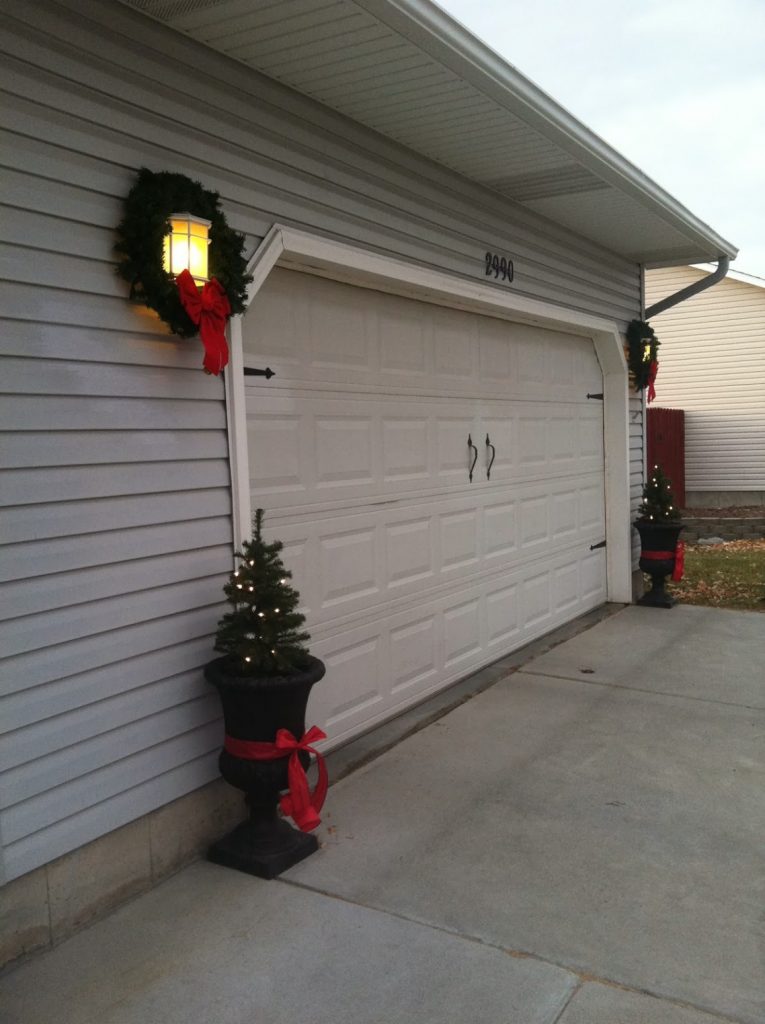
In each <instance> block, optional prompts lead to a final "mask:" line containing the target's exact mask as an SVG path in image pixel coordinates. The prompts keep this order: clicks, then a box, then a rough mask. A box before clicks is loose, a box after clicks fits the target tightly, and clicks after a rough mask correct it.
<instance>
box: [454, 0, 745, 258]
mask: <svg viewBox="0 0 765 1024" xmlns="http://www.w3.org/2000/svg"><path fill="white" fill-rule="evenodd" d="M437 2H438V3H440V5H441V6H442V7H443V8H445V9H446V10H447V11H448V12H449V13H450V14H451V15H452V16H453V17H455V18H457V20H458V21H461V22H462V24H463V25H465V26H466V27H467V28H469V29H470V31H471V32H473V34H474V35H477V36H479V37H480V38H481V39H483V40H484V41H485V42H487V43H489V45H490V46H492V48H493V49H494V50H496V51H498V52H499V53H500V54H501V55H502V56H503V57H504V58H505V59H506V60H507V61H509V62H510V63H511V64H513V65H515V67H516V68H518V70H519V71H521V72H523V74H524V75H526V77H527V78H530V79H531V80H532V81H533V82H534V83H535V84H536V85H538V86H539V87H540V88H542V89H544V91H545V92H547V93H549V94H550V95H551V96H552V97H553V98H554V99H555V100H556V101H557V102H558V103H560V104H561V106H563V107H565V108H566V109H567V110H569V111H570V112H571V113H572V114H574V116H575V117H577V118H578V119H579V120H580V121H582V122H584V124H586V125H587V127H588V128H591V129H592V130H593V131H595V132H596V133H597V134H598V135H600V136H601V137H602V138H603V139H605V140H606V142H608V143H610V145H612V146H613V147H614V148H615V149H616V150H618V151H619V152H620V153H621V154H622V155H623V156H625V157H627V159H628V160H630V161H632V163H634V164H636V165H637V166H638V167H639V168H640V169H641V170H642V171H645V173H647V174H648V175H649V176H650V177H651V178H653V179H654V181H656V182H657V183H658V184H659V185H661V186H662V188H664V189H666V191H667V192H669V193H670V194H671V195H673V196H674V197H675V198H676V199H678V200H679V201H680V202H681V203H683V205H684V206H686V207H687V208H688V209H689V210H690V211H691V212H692V213H694V214H695V215H696V216H697V217H699V218H700V219H701V220H703V221H705V222H706V223H707V224H709V225H710V226H711V227H712V228H713V229H714V230H715V231H717V232H718V234H720V235H722V236H723V238H726V239H727V240H728V241H729V242H732V243H733V245H736V246H738V248H739V250H740V251H739V255H738V258H737V259H736V261H735V263H734V264H733V267H734V268H735V269H736V270H741V271H744V272H746V273H750V274H757V275H759V276H761V277H765V198H764V195H765V0H714V2H713V0H437Z"/></svg>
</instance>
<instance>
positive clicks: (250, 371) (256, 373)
mask: <svg viewBox="0 0 765 1024" xmlns="http://www.w3.org/2000/svg"><path fill="white" fill-rule="evenodd" d="M244 375H245V377H265V378H266V380H271V378H272V377H275V376H276V374H275V373H274V371H273V370H272V369H271V367H270V366H267V367H266V368H265V370H256V369H255V367H254V366H245V368H244Z"/></svg>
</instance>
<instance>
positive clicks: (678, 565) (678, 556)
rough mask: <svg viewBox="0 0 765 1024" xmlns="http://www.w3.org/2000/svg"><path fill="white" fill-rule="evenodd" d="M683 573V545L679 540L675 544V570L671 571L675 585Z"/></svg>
mask: <svg viewBox="0 0 765 1024" xmlns="http://www.w3.org/2000/svg"><path fill="white" fill-rule="evenodd" d="M684 572H685V543H684V542H683V541H681V540H679V541H678V542H677V547H676V548H675V568H674V569H673V570H672V579H673V580H674V581H675V583H678V582H679V581H680V580H681V579H682V578H683V573H684Z"/></svg>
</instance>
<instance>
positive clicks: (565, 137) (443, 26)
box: [355, 0, 738, 259]
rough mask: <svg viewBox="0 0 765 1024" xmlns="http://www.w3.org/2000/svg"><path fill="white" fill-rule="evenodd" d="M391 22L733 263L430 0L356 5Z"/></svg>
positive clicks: (708, 233) (702, 229)
mask: <svg viewBox="0 0 765 1024" xmlns="http://www.w3.org/2000/svg"><path fill="white" fill-rule="evenodd" d="M355 2H356V3H357V4H358V6H360V7H363V8H364V10H366V11H368V12H369V14H372V15H373V16H374V17H376V18H378V19H379V20H380V21H381V22H383V23H384V24H385V25H388V26H389V27H390V28H392V29H393V30H394V31H396V32H398V33H399V34H400V35H402V36H404V37H405V38H406V39H409V40H410V42H412V43H414V44H415V45H416V46H418V47H419V48H420V49H422V50H424V51H425V52H426V53H428V54H429V55H430V56H431V57H433V58H434V59H435V60H437V61H439V62H440V63H442V64H444V65H446V66H447V67H449V68H451V70H452V71H454V72H455V73H456V74H458V75H459V76H460V77H461V78H463V79H464V80H465V81H467V82H470V84H471V85H473V86H475V88H477V89H479V90H480V91H481V92H483V93H484V94H486V95H487V96H490V97H491V98H492V99H493V100H495V102H497V103H500V104H501V105H503V106H505V107H507V108H508V109H509V110H511V111H512V112H513V113H514V114H517V115H518V116H520V117H522V118H523V120H524V121H526V122H527V123H528V124H529V125H531V126H532V127H534V128H536V129H537V130H538V131H540V132H541V133H543V134H544V135H545V136H546V137H547V138H549V139H550V140H551V141H552V142H554V143H555V144H556V145H558V146H560V147H561V148H562V149H565V150H566V152H568V153H569V154H570V155H571V156H572V158H573V159H575V160H576V161H577V162H578V163H580V164H582V165H584V166H585V167H587V168H588V169H589V170H591V171H592V172H593V173H594V174H597V175H598V176H599V177H601V178H603V180H604V181H607V182H609V184H611V185H613V186H614V187H615V188H617V189H619V190H620V191H622V192H624V193H625V194H627V195H629V196H632V197H633V198H635V199H637V200H638V201H639V202H640V203H641V205H643V206H645V207H647V208H648V209H650V210H652V211H653V212H654V213H656V214H658V215H659V216H660V217H662V218H663V219H664V220H665V221H666V222H667V223H668V224H671V225H672V226H673V227H675V228H676V229H677V230H679V231H680V232H682V233H683V234H684V235H685V236H686V237H687V238H689V240H691V241H693V242H694V243H695V244H698V245H699V246H700V252H703V253H708V254H711V255H714V256H719V255H725V256H728V257H729V258H730V259H734V258H735V256H736V253H737V252H738V249H737V248H736V247H735V246H734V245H732V244H731V243H730V242H728V241H726V240H725V239H724V238H722V237H721V236H720V235H718V234H717V232H715V231H713V230H712V228H710V227H709V226H708V225H707V224H705V223H704V222H703V221H701V220H699V218H698V217H696V216H695V215H694V214H692V213H691V212H690V210H688V209H686V208H685V207H684V206H683V205H682V203H680V202H678V201H677V200H676V199H675V198H674V197H673V196H671V195H670V194H669V193H668V192H665V191H664V189H662V188H660V187H659V185H657V184H656V182H654V181H652V180H651V179H650V178H649V177H648V176H647V175H646V174H644V173H643V172H642V171H641V170H639V169H638V168H637V167H635V165H634V164H632V163H630V162H629V160H626V159H625V158H624V157H623V156H621V154H619V153H617V151H616V150H615V149H613V148H612V147H611V146H609V145H608V143H606V142H604V140H603V139H601V138H600V137H599V136H598V135H596V134H595V132H593V131H591V130H590V129H589V128H587V127H586V126H585V125H583V124H582V123H581V121H578V120H577V119H576V118H575V117H574V116H573V115H572V114H570V113H569V112H568V111H567V110H565V108H563V107H561V106H560V104H558V103H556V102H555V100H554V99H552V97H551V96H548V95H547V93H545V92H544V91H543V90H542V89H540V88H539V87H538V86H536V85H534V83H533V82H531V81H530V80H529V79H528V78H526V77H525V76H524V75H522V74H521V73H520V72H519V71H518V70H517V69H516V68H514V67H513V66H512V64H509V63H508V62H507V61H506V60H504V59H503V58H502V57H501V56H500V55H499V54H498V53H496V52H495V51H494V50H492V49H491V48H490V47H489V46H487V45H486V44H485V43H483V42H481V40H480V39H477V38H476V37H475V36H474V35H473V34H472V33H471V32H469V31H468V30H467V29H466V28H464V27H463V26H462V25H461V24H460V23H459V22H458V21H455V19H453V18H452V17H451V16H450V15H448V14H447V13H446V11H444V10H443V9H442V8H440V7H438V6H437V5H436V4H434V3H432V2H431V0H355Z"/></svg>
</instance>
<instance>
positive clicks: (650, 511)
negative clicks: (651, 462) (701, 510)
mask: <svg viewBox="0 0 765 1024" xmlns="http://www.w3.org/2000/svg"><path fill="white" fill-rule="evenodd" d="M671 487H672V485H671V484H670V482H669V480H668V479H667V478H666V476H664V473H663V472H662V470H661V467H660V466H654V467H653V472H652V474H651V479H650V481H649V482H648V483H647V484H646V485H645V487H644V488H643V507H642V509H641V510H640V512H641V518H642V519H647V520H649V521H653V522H657V521H658V522H674V521H675V520H678V519H679V518H680V513H679V512H678V510H677V509H676V508H675V505H674V501H675V499H674V497H673V496H672V490H671Z"/></svg>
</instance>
